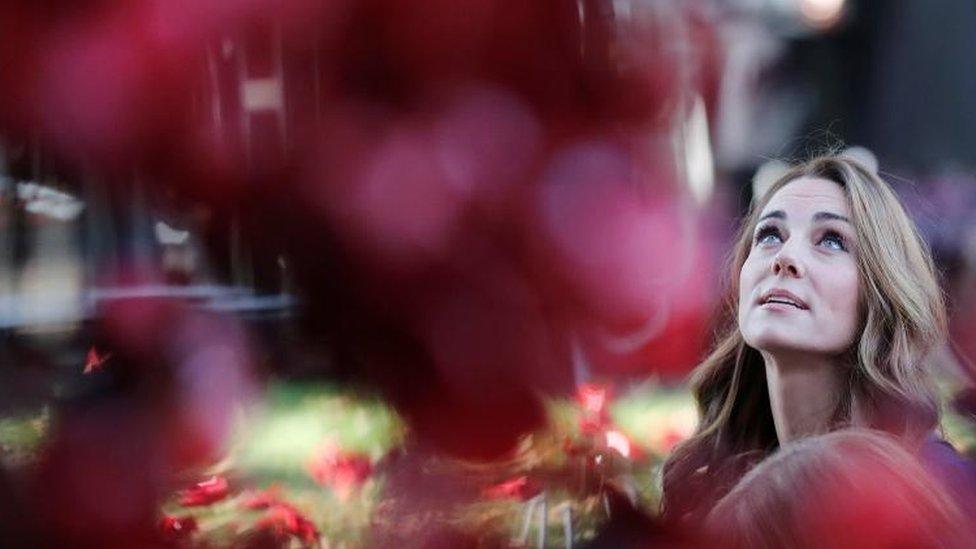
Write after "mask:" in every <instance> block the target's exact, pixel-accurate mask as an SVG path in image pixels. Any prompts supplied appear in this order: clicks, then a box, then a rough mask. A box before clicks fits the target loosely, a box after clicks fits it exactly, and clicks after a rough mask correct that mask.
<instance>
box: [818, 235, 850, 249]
mask: <svg viewBox="0 0 976 549" xmlns="http://www.w3.org/2000/svg"><path fill="white" fill-rule="evenodd" d="M820 243H821V244H823V245H824V246H826V247H828V248H830V249H832V250H840V251H847V246H846V245H845V244H844V237H842V236H841V235H840V234H838V233H836V232H834V231H828V232H826V233H825V234H824V235H823V237H822V238H821V239H820Z"/></svg>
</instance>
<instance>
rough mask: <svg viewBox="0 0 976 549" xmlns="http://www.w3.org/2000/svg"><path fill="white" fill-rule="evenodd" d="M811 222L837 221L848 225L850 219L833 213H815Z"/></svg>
mask: <svg viewBox="0 0 976 549" xmlns="http://www.w3.org/2000/svg"><path fill="white" fill-rule="evenodd" d="M813 220H814V221H829V220H837V221H843V222H845V223H850V222H851V220H850V219H847V218H846V217H844V216H842V215H840V214H835V213H833V212H817V213H815V214H813Z"/></svg>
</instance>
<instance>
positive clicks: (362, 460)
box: [308, 443, 373, 500]
mask: <svg viewBox="0 0 976 549" xmlns="http://www.w3.org/2000/svg"><path fill="white" fill-rule="evenodd" d="M308 472H309V474H310V475H311V476H312V478H313V479H315V482H318V483H319V484H321V485H323V486H328V487H330V488H332V490H333V491H334V492H335V494H336V495H337V496H338V497H339V499H342V500H344V499H346V498H347V497H349V494H350V493H352V490H353V488H356V487H358V486H360V485H362V484H363V483H364V482H366V479H368V478H369V477H370V475H372V474H373V464H372V462H370V460H369V457H368V456H366V455H364V454H361V453H356V452H345V451H343V450H341V449H339V447H338V446H337V445H336V444H334V443H329V444H326V445H325V446H324V447H323V448H322V449H321V450H320V451H319V453H318V454H317V455H316V456H315V457H313V458H312V460H311V461H310V462H309V464H308Z"/></svg>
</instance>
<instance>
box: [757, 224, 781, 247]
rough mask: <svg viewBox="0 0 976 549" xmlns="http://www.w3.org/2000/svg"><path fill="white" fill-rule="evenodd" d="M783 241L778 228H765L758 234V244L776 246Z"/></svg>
mask: <svg viewBox="0 0 976 549" xmlns="http://www.w3.org/2000/svg"><path fill="white" fill-rule="evenodd" d="M782 241H783V237H782V235H780V232H779V229H777V228H776V227H763V228H761V229H759V231H758V232H756V244H775V243H777V242H782Z"/></svg>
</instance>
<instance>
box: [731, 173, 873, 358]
mask: <svg viewBox="0 0 976 549" xmlns="http://www.w3.org/2000/svg"><path fill="white" fill-rule="evenodd" d="M850 217H851V214H850V208H849V207H848V204H847V197H846V195H845V193H844V190H843V189H842V188H841V187H840V185H838V184H836V183H834V182H832V181H828V180H825V179H819V178H814V177H802V178H799V179H797V180H795V181H792V182H790V183H788V184H786V185H785V186H784V187H782V188H781V189H780V190H778V191H777V192H776V194H775V195H773V197H772V198H771V199H770V201H769V203H768V204H767V205H766V207H765V208H764V209H763V211H762V212H761V213H760V215H759V223H758V224H757V226H756V230H755V233H753V238H752V248H751V250H750V252H749V256H748V258H747V259H746V261H745V263H744V264H743V265H742V270H741V271H740V272H739V329H740V330H741V331H742V336H743V338H744V339H745V341H746V343H747V344H748V345H749V346H750V347H753V348H755V349H758V350H760V351H768V352H776V351H801V352H814V353H823V354H832V355H833V354H840V353H842V352H844V351H845V350H846V349H848V348H849V347H850V345H851V344H852V343H853V342H854V340H855V337H856V332H857V328H858V324H859V314H858V302H859V297H860V296H859V278H858V272H857V262H856V261H855V258H856V254H857V240H856V236H855V232H854V227H853V225H851V222H850Z"/></svg>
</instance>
